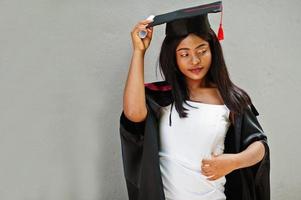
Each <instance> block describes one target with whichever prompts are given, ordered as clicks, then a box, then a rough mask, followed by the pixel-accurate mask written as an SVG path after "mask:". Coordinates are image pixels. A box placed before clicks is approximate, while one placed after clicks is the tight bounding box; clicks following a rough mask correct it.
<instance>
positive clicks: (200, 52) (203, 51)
mask: <svg viewBox="0 0 301 200" xmlns="http://www.w3.org/2000/svg"><path fill="white" fill-rule="evenodd" d="M206 52H207V50H202V51H199V52H198V54H201V55H204V54H205V53H206Z"/></svg>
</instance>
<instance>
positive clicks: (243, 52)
mask: <svg viewBox="0 0 301 200" xmlns="http://www.w3.org/2000/svg"><path fill="white" fill-rule="evenodd" d="M207 2H212V1H196V0H164V1H161V0H152V1H146V0H140V1H129V0H124V1H105V0H100V1H99V0H98V1H96V0H86V1H80V0H73V1H71V0H61V1H57V0H27V1H21V0H19V1H18V0H0V199H1V200H21V199H22V200H23V199H24V200H111V199H112V200H123V199H126V187H125V182H124V179H123V172H122V163H121V149H120V140H119V133H118V120H119V114H120V111H121V108H122V92H123V87H124V82H125V79H126V75H127V71H128V65H129V61H130V56H131V40H130V31H131V29H132V27H133V26H134V25H135V23H136V22H137V21H138V20H140V19H143V18H145V17H146V16H148V15H149V14H161V13H164V12H166V11H171V10H173V9H178V8H182V7H189V6H193V5H197V4H200V3H207ZM300 8H301V3H300V1H298V0H290V1H281V0H266V1H261V0H253V1H246V0H231V1H230V0H225V1H224V10H225V12H224V30H225V40H224V41H223V42H222V46H223V49H224V53H225V57H226V62H227V65H228V68H229V71H230V73H231V77H232V79H233V80H234V81H235V82H236V83H237V84H238V85H240V86H241V87H243V88H244V89H245V90H246V91H247V92H248V93H249V94H250V95H251V97H252V99H253V101H254V103H255V105H256V106H257V108H258V110H259V112H260V117H259V120H260V122H261V123H262V126H263V128H264V129H265V131H266V133H267V135H268V137H269V143H270V147H271V165H272V168H271V183H272V199H273V200H283V199H290V200H297V199H300V198H301V195H300V192H299V191H300V189H301V179H300V175H301V172H300V168H301V161H300V159H299V155H300V153H301V150H300V144H299V143H300V139H301V136H300V130H299V128H298V125H299V123H298V122H299V118H300V117H299V115H300V112H301V106H300V102H301V89H300V85H301V79H300V74H301V68H300V58H301V56H300V55H299V54H300V52H301V42H300V35H301V26H300V23H301V17H300V14H299V11H300ZM210 19H211V22H212V24H213V28H214V29H215V30H217V25H218V22H219V15H214V16H212V17H210ZM163 33H164V27H163V26H162V27H156V28H155V33H154V38H153V41H152V45H151V47H150V49H149V50H148V53H147V55H146V56H147V57H146V69H145V73H146V75H145V78H146V81H147V82H149V81H156V80H160V77H159V75H158V76H156V70H155V68H156V67H155V66H156V61H157V58H158V49H159V47H160V44H161V42H162V39H163Z"/></svg>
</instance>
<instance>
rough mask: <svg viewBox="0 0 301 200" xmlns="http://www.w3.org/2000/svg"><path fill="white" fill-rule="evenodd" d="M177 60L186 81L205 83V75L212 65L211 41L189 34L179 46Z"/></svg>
mask: <svg viewBox="0 0 301 200" xmlns="http://www.w3.org/2000/svg"><path fill="white" fill-rule="evenodd" d="M176 60H177V64H178V67H179V70H180V71H181V72H182V73H183V74H184V76H185V78H186V81H197V82H200V83H204V80H205V79H204V77H205V75H206V74H207V72H208V70H209V68H210V66H211V51H210V46H209V43H208V42H207V41H205V40H203V39H202V38H201V37H199V36H197V35H195V34H189V35H188V36H187V37H186V38H184V39H183V40H182V41H181V42H180V44H179V45H178V46H177V48H176Z"/></svg>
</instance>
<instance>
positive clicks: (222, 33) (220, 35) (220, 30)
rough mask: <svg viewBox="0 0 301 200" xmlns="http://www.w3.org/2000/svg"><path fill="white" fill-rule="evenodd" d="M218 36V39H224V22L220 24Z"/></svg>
mask: <svg viewBox="0 0 301 200" xmlns="http://www.w3.org/2000/svg"><path fill="white" fill-rule="evenodd" d="M217 38H218V40H223V39H224V29H223V26H222V24H220V25H219V28H218V33H217Z"/></svg>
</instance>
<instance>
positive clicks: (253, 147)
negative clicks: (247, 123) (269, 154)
mask: <svg viewBox="0 0 301 200" xmlns="http://www.w3.org/2000/svg"><path fill="white" fill-rule="evenodd" d="M264 154H265V147H264V145H263V143H262V142H260V141H256V142H253V143H252V144H250V145H249V146H248V147H247V148H246V149H245V150H244V151H242V152H240V153H238V154H235V168H236V169H240V168H245V167H250V166H252V165H255V164H256V163H258V162H260V161H261V160H262V158H263V156H264Z"/></svg>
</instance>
